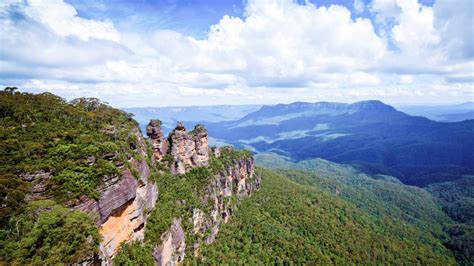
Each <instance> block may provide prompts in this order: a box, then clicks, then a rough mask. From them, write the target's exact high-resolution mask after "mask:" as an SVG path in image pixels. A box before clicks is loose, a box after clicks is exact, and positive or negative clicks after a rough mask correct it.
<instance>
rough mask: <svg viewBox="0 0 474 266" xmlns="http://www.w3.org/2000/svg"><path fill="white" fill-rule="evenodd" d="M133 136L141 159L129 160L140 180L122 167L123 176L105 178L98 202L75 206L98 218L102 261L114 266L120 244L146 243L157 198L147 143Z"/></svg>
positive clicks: (89, 200) (85, 199)
mask: <svg viewBox="0 0 474 266" xmlns="http://www.w3.org/2000/svg"><path fill="white" fill-rule="evenodd" d="M133 134H135V135H136V136H137V141H136V143H135V144H134V146H135V152H137V153H138V158H137V159H135V158H134V157H129V159H128V163H129V165H130V166H131V167H130V168H131V169H133V171H135V173H136V175H138V176H134V175H133V174H132V172H131V170H130V169H128V168H125V167H123V166H122V168H121V169H122V170H121V174H119V175H115V176H111V177H104V180H103V181H104V182H103V184H102V185H101V186H100V188H99V189H98V190H99V192H100V198H99V199H98V200H94V199H90V198H83V199H82V200H81V202H79V204H77V205H76V206H75V208H77V209H80V210H82V211H85V212H88V213H90V214H91V215H92V216H93V217H95V220H96V223H97V225H98V226H99V229H100V234H101V235H102V238H103V240H102V243H101V244H100V251H101V254H99V257H100V259H99V260H101V261H102V263H104V264H109V263H111V258H112V257H113V256H114V255H115V254H116V253H117V251H118V247H119V246H120V244H121V243H123V242H128V241H131V240H141V239H143V237H144V229H145V224H146V221H147V215H148V213H149V211H150V210H152V209H153V208H154V206H155V203H156V199H157V197H158V188H157V186H156V184H155V183H154V182H152V181H150V180H149V177H150V168H149V166H148V164H147V162H146V156H147V153H146V144H145V141H144V139H143V136H142V135H141V133H140V132H139V131H138V129H136V130H135V132H133ZM96 262H97V260H96Z"/></svg>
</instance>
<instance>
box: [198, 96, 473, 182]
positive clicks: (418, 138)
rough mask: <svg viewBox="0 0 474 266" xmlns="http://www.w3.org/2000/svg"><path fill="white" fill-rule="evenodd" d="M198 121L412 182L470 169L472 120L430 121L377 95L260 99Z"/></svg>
mask: <svg viewBox="0 0 474 266" xmlns="http://www.w3.org/2000/svg"><path fill="white" fill-rule="evenodd" d="M205 124H206V126H207V127H208V128H209V132H211V134H212V135H213V136H214V137H216V138H217V141H219V142H223V143H228V144H232V145H235V146H238V147H245V148H249V149H252V150H253V151H254V152H257V153H258V152H268V151H272V152H275V153H278V154H280V155H285V156H288V157H290V158H292V159H293V160H296V161H298V160H305V159H311V158H316V157H321V158H324V159H327V160H331V161H335V162H343V163H354V164H357V165H359V167H369V168H371V169H377V171H379V172H380V173H390V174H391V175H395V176H396V177H397V178H399V179H400V180H401V181H402V182H404V183H407V184H412V185H419V186H424V185H426V184H430V183H433V182H440V181H448V180H451V179H455V178H458V177H460V176H462V175H463V174H471V173H473V172H474V163H473V162H474V154H473V152H472V147H474V120H467V121H462V122H454V123H441V122H436V121H432V120H429V119H427V118H425V117H416V116H410V115H408V114H405V113H403V112H400V111H398V110H397V109H395V108H393V107H392V106H390V105H386V104H384V103H383V102H381V101H362V102H356V103H353V104H345V103H329V102H319V103H305V102H296V103H292V104H279V105H275V106H263V107H262V108H260V109H259V110H258V111H256V112H253V113H250V114H248V115H246V116H244V117H243V118H241V119H239V120H236V121H223V122H218V123H205Z"/></svg>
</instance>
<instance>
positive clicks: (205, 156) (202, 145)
mask: <svg viewBox="0 0 474 266" xmlns="http://www.w3.org/2000/svg"><path fill="white" fill-rule="evenodd" d="M170 140H171V156H172V158H173V161H172V162H171V165H170V169H171V172H172V173H173V174H184V173H186V172H188V171H189V170H191V169H192V168H194V167H197V166H207V165H209V148H208V143H209V141H208V134H207V130H206V129H205V128H204V127H203V126H202V125H197V126H196V127H195V128H194V130H193V131H191V132H188V131H186V128H185V127H184V125H183V123H181V122H180V123H178V125H177V126H176V128H175V129H174V130H173V132H171V134H170Z"/></svg>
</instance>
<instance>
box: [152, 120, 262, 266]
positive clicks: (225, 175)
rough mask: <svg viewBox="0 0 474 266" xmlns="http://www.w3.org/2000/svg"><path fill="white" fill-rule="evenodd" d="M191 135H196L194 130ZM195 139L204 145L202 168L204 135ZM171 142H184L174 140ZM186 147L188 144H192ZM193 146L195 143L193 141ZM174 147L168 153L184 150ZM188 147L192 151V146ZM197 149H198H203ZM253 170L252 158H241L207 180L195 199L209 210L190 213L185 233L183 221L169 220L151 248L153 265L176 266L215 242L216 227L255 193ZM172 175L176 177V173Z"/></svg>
mask: <svg viewBox="0 0 474 266" xmlns="http://www.w3.org/2000/svg"><path fill="white" fill-rule="evenodd" d="M198 130H201V129H198ZM176 131H177V130H175V132H174V133H173V134H174V135H175V136H176V135H178V136H182V135H185V131H184V130H183V129H182V128H179V130H178V133H176ZM194 132H196V129H195V130H194ZM196 135H197V136H199V137H198V138H195V139H194V140H196V139H198V140H199V141H200V143H205V146H206V151H205V152H202V153H203V154H205V158H206V160H207V163H206V164H209V153H208V147H207V132H206V133H205V134H196ZM196 135H194V136H196ZM188 136H189V135H188ZM175 139H178V140H180V139H186V138H179V137H178V138H176V137H175ZM188 140H189V138H188ZM188 143H192V141H189V142H188ZM195 143H196V141H194V144H195ZM175 144H177V142H175V141H172V147H171V151H173V149H175V150H182V149H180V148H185V146H184V144H183V142H182V141H181V142H178V144H177V145H181V146H180V147H174V145H175ZM200 145H202V144H200ZM191 147H193V146H192V144H191ZM194 147H196V146H194ZM200 147H201V148H202V147H203V146H200ZM226 149H230V148H226ZM194 150H196V148H194ZM184 151H186V149H184ZM220 154H221V151H220V149H218V148H217V149H214V150H213V156H214V158H215V159H216V160H217V159H219V157H220ZM172 155H173V156H174V159H175V162H176V161H179V160H180V159H181V158H182V157H177V156H176V155H175V154H173V152H172ZM178 156H179V155H178ZM189 167H193V165H189ZM254 168H255V164H254V160H253V157H248V158H241V159H236V160H233V161H232V163H231V164H228V165H226V167H225V168H224V169H223V170H221V171H219V172H218V173H217V174H214V175H213V176H212V177H211V178H210V182H209V184H208V185H207V186H205V188H204V191H203V192H202V193H201V197H200V199H199V200H200V201H201V203H202V205H203V206H209V209H199V208H194V209H192V214H191V218H190V220H191V225H192V226H191V228H189V229H188V230H186V229H183V225H182V222H184V220H182V219H183V218H184V217H175V218H174V219H173V223H172V225H171V226H170V228H169V230H167V231H166V232H165V233H164V234H163V235H162V236H161V240H162V242H161V244H160V245H157V246H155V248H154V250H153V256H154V258H155V261H156V263H157V264H158V265H176V264H178V263H180V262H182V261H183V260H184V258H185V256H199V250H200V246H201V245H203V244H211V243H212V242H213V241H214V240H215V238H216V235H217V234H218V232H219V229H220V226H221V225H222V224H223V223H226V222H228V221H229V218H230V217H231V216H232V215H233V213H234V211H235V209H236V208H237V206H238V204H239V203H240V201H241V200H242V199H243V198H245V197H247V196H249V195H250V194H251V193H252V192H253V191H255V190H258V189H259V187H260V179H259V178H258V177H255V176H254ZM175 173H179V171H178V172H175ZM191 235H193V237H192V239H196V240H195V242H194V243H191V245H190V246H186V240H187V237H188V238H189V237H190V236H191ZM188 241H189V240H188Z"/></svg>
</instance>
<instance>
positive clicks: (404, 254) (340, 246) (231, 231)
mask: <svg viewBox="0 0 474 266" xmlns="http://www.w3.org/2000/svg"><path fill="white" fill-rule="evenodd" d="M258 174H259V175H261V176H262V182H263V183H262V187H261V190H260V191H259V192H258V193H255V194H254V195H252V197H250V198H249V199H247V200H245V201H244V202H243V203H242V205H241V206H240V207H239V209H238V210H237V212H236V213H235V216H234V217H233V218H232V220H231V221H230V222H229V223H228V224H226V225H224V226H223V227H222V228H221V230H220V232H219V235H218V237H217V239H216V242H215V243H213V244H212V245H209V246H204V247H203V249H202V257H201V259H200V262H204V263H209V264H217V263H228V264H262V263H263V264H273V263H296V264H299V263H317V264H318V263H320V264H347V263H359V264H377V263H391V264H441V265H452V264H454V263H455V262H454V259H453V257H452V255H451V253H450V252H449V250H447V249H446V248H445V247H444V246H443V245H442V243H441V241H439V240H437V239H436V238H434V237H429V235H430V234H429V233H428V232H424V233H425V234H426V235H427V236H428V237H426V238H425V239H424V240H422V241H420V239H419V236H420V234H415V235H412V234H411V233H412V232H417V231H419V230H420V229H419V228H416V227H415V226H413V225H410V224H407V223H404V222H402V221H396V220H394V219H392V220H391V221H392V222H391V223H387V221H390V219H389V218H387V219H379V217H376V216H374V215H371V214H369V213H367V212H366V211H364V210H363V209H361V208H358V207H357V206H356V205H355V204H353V203H350V202H347V201H346V200H344V199H343V198H341V197H340V196H338V195H337V194H335V193H334V191H329V190H327V189H322V188H318V187H314V186H308V185H302V184H298V183H296V182H294V181H291V180H289V179H287V178H286V177H284V176H282V175H280V174H276V173H275V172H272V171H269V170H263V169H259V170H258ZM285 174H287V173H285ZM295 174H297V175H304V173H302V172H299V173H295Z"/></svg>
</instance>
